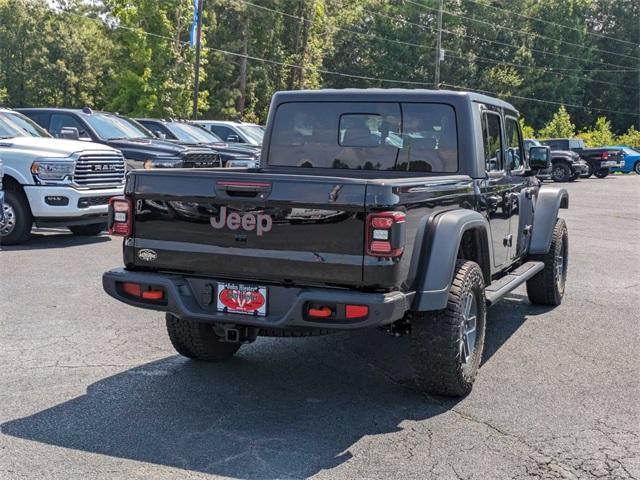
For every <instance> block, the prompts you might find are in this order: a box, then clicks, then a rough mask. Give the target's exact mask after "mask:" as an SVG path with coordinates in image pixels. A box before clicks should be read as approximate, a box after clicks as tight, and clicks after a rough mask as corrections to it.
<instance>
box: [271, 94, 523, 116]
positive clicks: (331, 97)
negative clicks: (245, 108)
mask: <svg viewBox="0 0 640 480" xmlns="http://www.w3.org/2000/svg"><path fill="white" fill-rule="evenodd" d="M275 97H276V99H277V101H278V102H280V103H283V102H287V101H299V102H301V101H318V100H319V99H324V100H326V101H356V102H357V101H381V100H388V101H416V100H418V99H419V100H420V101H424V100H426V98H425V97H428V99H429V100H431V101H438V102H443V103H447V102H459V101H460V99H463V98H468V99H469V101H471V102H474V101H475V102H482V103H486V104H490V105H494V106H496V107H501V108H504V109H507V110H512V111H514V112H517V111H518V110H517V109H516V108H515V107H514V106H513V105H511V104H510V103H508V102H505V101H504V100H500V99H499V98H494V97H490V96H488V95H483V94H481V93H476V92H464V91H457V90H429V89H409V88H344V89H321V90H286V91H281V92H276V94H275Z"/></svg>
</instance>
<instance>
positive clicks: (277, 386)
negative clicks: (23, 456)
mask: <svg viewBox="0 0 640 480" xmlns="http://www.w3.org/2000/svg"><path fill="white" fill-rule="evenodd" d="M508 303H510V304H512V303H514V302H508ZM515 303H518V302H515ZM527 305H528V304H527ZM497 308H498V307H496V308H495V309H493V310H492V311H491V319H490V321H489V325H490V328H489V336H488V346H489V348H488V353H489V357H490V356H491V355H492V354H493V353H495V351H496V350H497V349H498V348H500V345H501V344H502V343H501V342H504V341H506V340H507V339H508V338H509V337H510V336H511V335H512V334H513V329H514V328H515V329H517V328H518V327H519V326H520V325H521V324H522V323H523V322H524V321H525V318H524V315H521V314H522V311H521V310H520V307H516V309H515V311H514V310H513V309H512V308H505V309H504V311H502V312H501V311H499V310H498V311H496V309H497ZM523 308H524V307H523ZM523 311H524V310H523ZM496 314H497V315H496ZM505 317H506V318H505ZM513 317H518V318H515V319H513V321H512V318H513ZM505 321H506V325H503V326H502V327H499V328H498V327H494V326H492V325H494V324H497V323H504V322H505ZM494 336H495V337H496V338H493V337H494ZM481 379H482V375H481V374H480V381H481ZM458 401H459V400H456V399H444V398H430V397H427V396H425V395H422V394H420V393H418V392H417V391H416V390H415V389H414V387H413V382H412V378H411V371H410V369H409V366H408V338H399V339H398V338H392V337H389V336H388V335H386V334H385V333H383V332H381V331H377V330H367V331H362V332H351V333H338V334H334V335H328V336H325V337H317V338H309V339H259V340H258V341H257V342H256V343H254V344H252V345H250V346H247V347H243V348H242V349H241V350H240V352H239V355H238V356H237V357H236V358H234V359H232V360H231V361H229V362H227V363H223V364H205V363H199V362H193V361H190V360H187V359H185V358H183V357H179V356H172V357H167V358H165V359H162V360H159V361H156V362H152V363H148V364H146V365H142V366H140V367H137V368H132V369H130V370H126V371H123V372H121V373H118V374H116V375H114V376H111V377H108V378H105V379H103V380H100V381H99V382H97V383H94V384H92V385H90V386H89V387H88V389H87V393H86V394H85V395H83V396H81V397H78V398H75V399H72V400H69V401H67V402H64V403H62V404H59V405H56V406H53V407H51V408H49V409H47V410H43V411H41V412H38V413H36V414H34V415H31V416H29V417H25V418H22V419H17V420H12V421H9V422H7V423H5V424H3V425H2V426H1V427H0V429H1V431H2V433H3V434H6V435H11V436H14V437H18V438H22V439H27V440H32V441H37V442H43V443H46V444H50V445H55V446H60V447H64V448H69V449H75V450H80V451H85V452H91V453H100V454H103V455H108V456H112V457H117V458H125V459H132V460H137V461H143V462H149V463H152V464H157V465H165V466H170V467H176V468H181V469H185V470H191V471H197V472H204V473H210V474H217V475H223V476H226V477H232V478H243V479H264V478H307V477H309V476H312V475H314V474H316V473H318V472H320V471H322V470H327V469H331V468H334V467H336V466H338V465H340V464H342V463H343V462H345V461H348V460H349V459H350V458H351V457H352V453H351V449H354V448H355V449H356V454H357V449H358V447H357V446H355V444H356V443H357V442H358V441H359V440H360V439H362V438H363V437H364V436H375V435H380V434H388V433H392V432H398V431H401V430H403V429H404V428H411V424H408V425H407V424H405V423H403V422H406V421H422V420H425V419H429V418H432V417H435V416H438V415H441V414H443V413H445V412H446V411H447V410H449V409H451V408H452V407H453V406H455V405H456V404H457V402H458ZM397 455H399V456H402V455H404V453H403V452H397Z"/></svg>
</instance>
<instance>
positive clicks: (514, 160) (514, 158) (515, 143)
mask: <svg viewBox="0 0 640 480" xmlns="http://www.w3.org/2000/svg"><path fill="white" fill-rule="evenodd" d="M505 130H506V133H507V162H508V165H509V170H510V171H512V172H516V173H517V172H520V171H523V170H524V154H523V151H522V136H521V134H520V126H519V125H518V121H517V120H516V119H515V118H513V117H506V118H505Z"/></svg>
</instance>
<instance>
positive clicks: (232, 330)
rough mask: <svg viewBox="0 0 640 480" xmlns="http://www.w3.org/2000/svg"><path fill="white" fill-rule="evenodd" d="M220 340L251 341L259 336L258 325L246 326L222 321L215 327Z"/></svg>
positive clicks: (233, 341) (231, 341)
mask: <svg viewBox="0 0 640 480" xmlns="http://www.w3.org/2000/svg"><path fill="white" fill-rule="evenodd" d="M213 329H214V331H215V332H216V335H218V336H219V337H220V341H222V342H229V343H251V342H253V341H254V340H255V339H256V337H257V336H258V330H260V329H259V328H258V327H246V326H240V325H235V324H228V323H222V324H218V325H215V326H214V327H213Z"/></svg>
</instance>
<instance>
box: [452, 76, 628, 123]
mask: <svg viewBox="0 0 640 480" xmlns="http://www.w3.org/2000/svg"><path fill="white" fill-rule="evenodd" d="M442 85H444V86H447V87H451V88H458V89H462V90H471V91H474V92H478V93H488V94H491V95H495V96H496V97H500V96H503V97H511V98H517V99H519V100H529V101H532V102H540V103H549V104H552V105H563V106H565V107H571V108H581V109H583V110H595V111H598V112H609V113H618V114H621V115H631V116H633V117H635V116H637V115H638V114H637V113H633V112H624V111H622V110H611V109H608V108H596V107H585V106H584V105H575V104H571V103H564V102H555V101H552V100H544V99H541V98H533V97H523V96H521V95H513V94H511V93H497V92H492V91H489V90H481V89H477V88H469V87H466V86H464V85H454V84H451V83H442Z"/></svg>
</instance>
